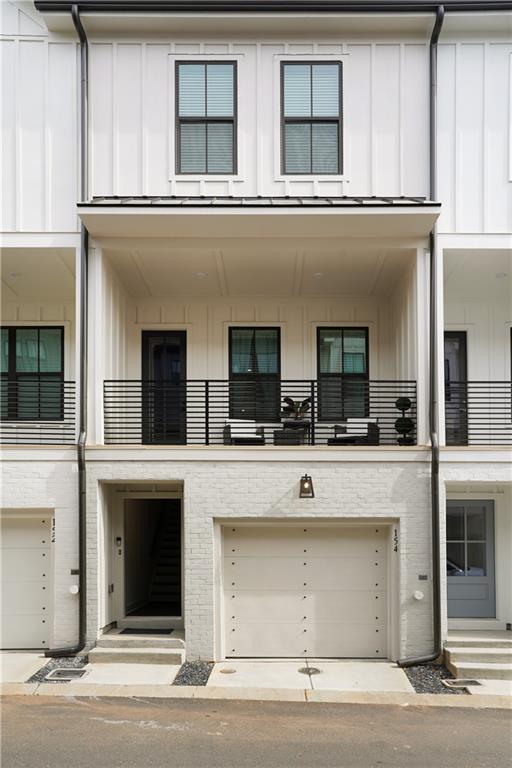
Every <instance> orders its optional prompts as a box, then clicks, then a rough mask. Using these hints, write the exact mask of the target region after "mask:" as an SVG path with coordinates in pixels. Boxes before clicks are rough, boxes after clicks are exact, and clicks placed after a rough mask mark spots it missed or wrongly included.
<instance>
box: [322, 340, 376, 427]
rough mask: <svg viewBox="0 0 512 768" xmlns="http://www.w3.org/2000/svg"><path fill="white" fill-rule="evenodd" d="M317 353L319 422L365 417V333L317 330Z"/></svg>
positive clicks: (367, 392)
mask: <svg viewBox="0 0 512 768" xmlns="http://www.w3.org/2000/svg"><path fill="white" fill-rule="evenodd" d="M317 349H318V406H319V418H320V419H322V420H323V421H338V420H342V421H343V420H345V419H347V418H354V417H358V416H361V417H365V416H368V413H369V382H368V329H367V328H319V329H318V338H317Z"/></svg>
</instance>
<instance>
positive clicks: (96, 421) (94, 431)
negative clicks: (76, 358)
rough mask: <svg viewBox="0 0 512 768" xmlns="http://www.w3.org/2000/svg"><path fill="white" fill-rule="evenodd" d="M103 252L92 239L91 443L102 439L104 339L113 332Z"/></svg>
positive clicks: (90, 322)
mask: <svg viewBox="0 0 512 768" xmlns="http://www.w3.org/2000/svg"><path fill="white" fill-rule="evenodd" d="M102 259H103V254H102V251H101V248H99V247H98V246H97V245H96V244H94V243H92V244H91V245H90V247H89V339H88V392H89V402H88V406H89V408H88V435H87V437H88V439H87V442H88V443H89V444H90V445H99V444H101V443H102V442H103V380H104V378H105V375H104V358H105V355H104V343H105V337H106V335H107V334H109V333H110V329H109V328H108V327H106V323H105V318H104V312H103V307H104V301H103V266H102Z"/></svg>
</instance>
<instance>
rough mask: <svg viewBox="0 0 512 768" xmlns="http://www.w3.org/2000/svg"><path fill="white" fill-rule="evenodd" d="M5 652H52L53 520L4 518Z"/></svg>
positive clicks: (2, 564)
mask: <svg viewBox="0 0 512 768" xmlns="http://www.w3.org/2000/svg"><path fill="white" fill-rule="evenodd" d="M0 525H1V531H0V532H1V541H2V563H1V580H2V628H1V637H0V639H1V644H0V647H2V648H48V647H49V637H50V615H49V614H50V606H49V600H50V583H51V582H50V565H51V563H50V534H51V528H50V526H51V522H50V519H49V518H44V519H43V518H39V517H21V516H20V517H4V518H1V519H0Z"/></svg>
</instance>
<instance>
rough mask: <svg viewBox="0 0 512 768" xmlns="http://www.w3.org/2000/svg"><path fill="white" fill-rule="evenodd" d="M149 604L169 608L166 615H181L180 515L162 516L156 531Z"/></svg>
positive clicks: (170, 513) (169, 514)
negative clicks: (160, 604) (159, 604)
mask: <svg viewBox="0 0 512 768" xmlns="http://www.w3.org/2000/svg"><path fill="white" fill-rule="evenodd" d="M148 598H149V602H150V603H162V605H164V604H166V605H167V606H169V608H168V610H167V611H166V612H167V614H168V615H174V616H179V615H180V614H181V519H180V514H179V513H178V514H173V512H169V513H167V514H166V515H164V517H163V520H162V524H161V526H160V528H159V531H158V537H157V551H156V556H155V567H154V570H153V577H152V580H151V586H150V589H149V596H148Z"/></svg>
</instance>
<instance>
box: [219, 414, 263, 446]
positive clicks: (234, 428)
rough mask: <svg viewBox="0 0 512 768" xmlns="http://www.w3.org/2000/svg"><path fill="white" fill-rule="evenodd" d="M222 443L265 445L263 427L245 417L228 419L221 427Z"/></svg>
mask: <svg viewBox="0 0 512 768" xmlns="http://www.w3.org/2000/svg"><path fill="white" fill-rule="evenodd" d="M223 437H224V445H265V432H264V430H263V427H257V426H256V422H255V421H249V420H247V419H229V421H226V423H225V425H224V429H223Z"/></svg>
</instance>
